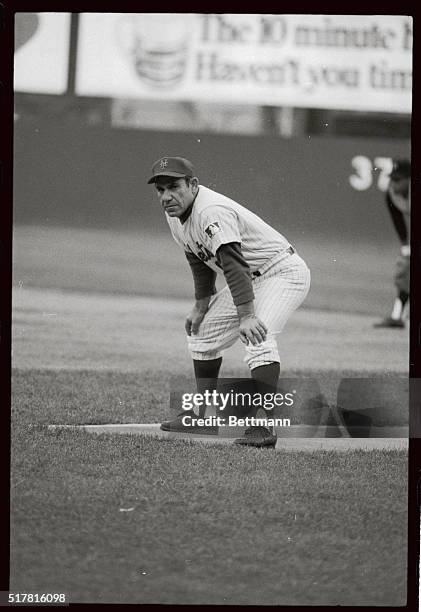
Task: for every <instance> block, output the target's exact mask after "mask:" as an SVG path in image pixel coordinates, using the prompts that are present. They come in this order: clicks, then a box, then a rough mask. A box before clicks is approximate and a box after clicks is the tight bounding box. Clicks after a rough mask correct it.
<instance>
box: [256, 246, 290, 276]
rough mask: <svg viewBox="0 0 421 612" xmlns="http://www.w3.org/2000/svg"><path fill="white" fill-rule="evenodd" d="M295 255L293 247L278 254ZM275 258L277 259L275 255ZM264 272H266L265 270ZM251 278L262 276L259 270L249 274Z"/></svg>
mask: <svg viewBox="0 0 421 612" xmlns="http://www.w3.org/2000/svg"><path fill="white" fill-rule="evenodd" d="M294 253H295V249H294V247H293V246H291V245H290V246H289V247H288V248H287V249H286V250H285V251H283V252H282V253H280V255H284V254H285V255H286V254H288V255H294ZM275 257H278V256H277V255H275ZM265 272H266V270H265ZM251 275H252V276H262V272H260V270H255V271H254V272H252V273H251Z"/></svg>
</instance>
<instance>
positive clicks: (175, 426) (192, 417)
mask: <svg viewBox="0 0 421 612" xmlns="http://www.w3.org/2000/svg"><path fill="white" fill-rule="evenodd" d="M183 417H189V418H187V419H185V421H184V422H183ZM197 419H198V416H197V414H195V412H194V411H193V410H183V412H180V414H178V415H177V416H176V417H175V419H173V420H172V421H164V423H161V429H162V430H163V431H172V432H176V433H186V434H203V435H208V436H216V435H218V431H219V428H218V426H217V425H197V424H196V421H197Z"/></svg>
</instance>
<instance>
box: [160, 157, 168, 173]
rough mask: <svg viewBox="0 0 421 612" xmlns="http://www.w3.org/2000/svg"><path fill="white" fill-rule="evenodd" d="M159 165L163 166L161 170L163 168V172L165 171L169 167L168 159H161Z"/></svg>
mask: <svg viewBox="0 0 421 612" xmlns="http://www.w3.org/2000/svg"><path fill="white" fill-rule="evenodd" d="M159 165H160V166H161V168H162V170H163V169H164V168H166V167H167V166H168V159H166V158H165V157H164V159H161V161H160V164H159Z"/></svg>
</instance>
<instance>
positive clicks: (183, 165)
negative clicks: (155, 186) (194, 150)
mask: <svg viewBox="0 0 421 612" xmlns="http://www.w3.org/2000/svg"><path fill="white" fill-rule="evenodd" d="M158 176H175V177H178V178H182V177H189V178H192V177H193V176H194V168H193V164H192V163H191V162H190V161H189V160H188V159H184V157H160V158H159V159H158V160H157V161H156V162H155V163H154V165H153V166H152V176H151V178H150V179H149V181H148V184H149V183H154V182H155V179H156V178H157V177H158Z"/></svg>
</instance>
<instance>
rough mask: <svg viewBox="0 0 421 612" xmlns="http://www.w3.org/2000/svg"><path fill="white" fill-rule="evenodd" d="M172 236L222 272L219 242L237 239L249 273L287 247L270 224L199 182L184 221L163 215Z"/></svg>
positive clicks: (223, 242) (225, 242)
mask: <svg viewBox="0 0 421 612" xmlns="http://www.w3.org/2000/svg"><path fill="white" fill-rule="evenodd" d="M166 218H167V221H168V224H169V226H170V229H171V233H172V235H173V238H174V239H175V241H176V242H177V244H179V245H180V246H181V247H182V248H183V249H184V250H185V251H190V252H192V253H194V254H195V255H196V256H197V257H199V258H200V259H201V260H202V261H203V262H205V263H206V264H207V265H208V266H209V267H210V268H212V269H213V270H215V271H216V272H218V273H222V270H221V268H220V267H219V266H218V263H217V260H216V257H215V254H216V252H217V250H218V248H219V247H220V246H221V245H222V244H227V243H229V242H239V243H240V244H241V251H242V255H243V257H244V259H245V260H246V262H247V263H248V265H249V267H250V270H251V272H254V271H255V270H258V269H259V268H261V266H262V265H263V264H264V263H265V262H267V261H268V260H270V259H272V258H273V257H274V256H275V255H276V254H277V253H279V252H281V251H284V250H286V249H287V248H288V247H289V245H290V243H289V242H288V240H287V239H286V238H285V237H284V236H283V235H282V234H280V233H279V232H277V231H276V230H275V229H273V228H272V227H271V226H270V225H268V224H267V223H265V221H263V220H262V219H261V218H260V217H258V216H257V215H255V214H254V213H253V212H251V211H250V210H248V209H247V208H245V207H244V206H241V205H240V204H238V203H237V202H235V201H234V200H231V199H230V198H228V197H226V196H224V195H222V194H220V193H217V192H216V191H213V190H212V189H209V188H207V187H204V186H203V185H200V187H199V192H198V194H197V196H196V199H195V201H194V204H193V209H192V212H191V215H190V216H189V217H188V219H187V220H186V221H185V223H184V224H182V223H181V222H180V220H179V219H178V218H176V217H170V216H169V215H166Z"/></svg>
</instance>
